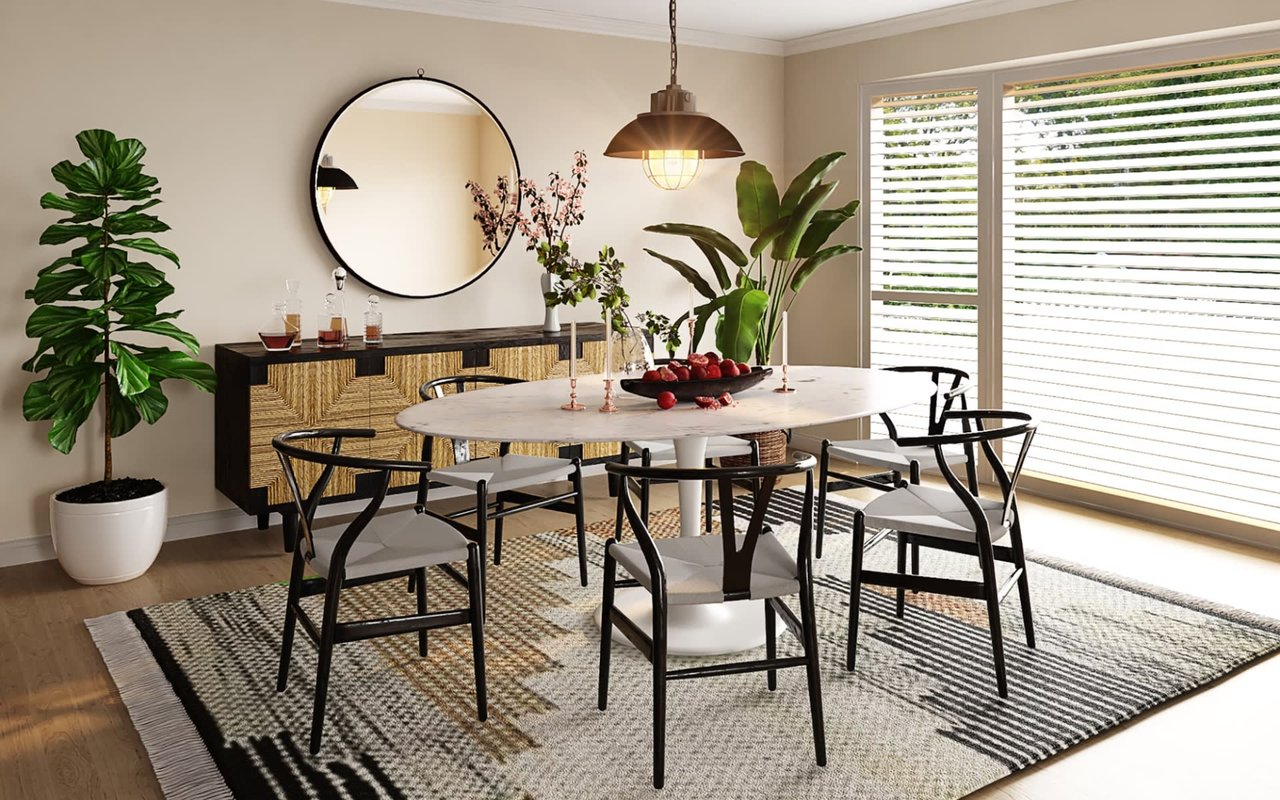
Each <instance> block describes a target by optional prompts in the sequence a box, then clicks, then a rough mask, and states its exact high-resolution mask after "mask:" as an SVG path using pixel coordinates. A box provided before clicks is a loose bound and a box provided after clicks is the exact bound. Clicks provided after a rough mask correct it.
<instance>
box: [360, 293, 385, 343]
mask: <svg viewBox="0 0 1280 800" xmlns="http://www.w3.org/2000/svg"><path fill="white" fill-rule="evenodd" d="M364 343H365V344H382V311H380V310H379V308H378V296H377V295H376V294H371V295H369V307H368V308H367V309H366V310H365V312H364Z"/></svg>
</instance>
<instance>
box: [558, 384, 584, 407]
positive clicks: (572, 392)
mask: <svg viewBox="0 0 1280 800" xmlns="http://www.w3.org/2000/svg"><path fill="white" fill-rule="evenodd" d="M560 407H561V408H563V409H564V410H565V411H586V410H587V407H586V406H584V405H583V404H582V403H579V402H578V379H577V378H570V379H569V402H567V403H565V404H564V405H562V406H560Z"/></svg>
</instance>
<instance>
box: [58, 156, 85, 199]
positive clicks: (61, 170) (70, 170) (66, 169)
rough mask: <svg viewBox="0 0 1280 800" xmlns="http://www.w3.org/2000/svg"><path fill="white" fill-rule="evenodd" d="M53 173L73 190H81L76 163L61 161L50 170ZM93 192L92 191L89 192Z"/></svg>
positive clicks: (61, 182) (59, 181)
mask: <svg viewBox="0 0 1280 800" xmlns="http://www.w3.org/2000/svg"><path fill="white" fill-rule="evenodd" d="M49 172H50V173H52V175H53V179H54V180H55V181H57V182H58V183H60V184H62V185H63V186H65V187H67V188H68V189H70V190H71V191H73V192H78V191H80V189H79V188H77V187H78V186H79V179H78V178H77V177H76V165H75V164H72V163H71V162H70V161H59V162H58V163H57V164H54V165H53V169H51V170H49ZM87 194H91V192H89V193H87Z"/></svg>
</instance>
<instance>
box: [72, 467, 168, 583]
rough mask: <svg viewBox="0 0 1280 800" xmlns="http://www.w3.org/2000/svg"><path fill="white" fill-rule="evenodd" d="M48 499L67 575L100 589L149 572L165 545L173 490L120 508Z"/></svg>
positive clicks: (112, 504)
mask: <svg viewBox="0 0 1280 800" xmlns="http://www.w3.org/2000/svg"><path fill="white" fill-rule="evenodd" d="M57 497H58V492H54V493H53V495H52V496H50V498H49V521H50V525H51V527H52V528H53V549H54V551H55V552H56V553H57V554H58V561H59V562H60V563H61V564H62V568H63V569H64V570H66V572H67V574H68V575H70V576H71V577H72V578H74V579H75V580H77V581H79V582H80V583H86V584H90V585H97V584H103V583H120V582H122V581H127V580H132V579H133V578H136V577H138V576H139V575H141V574H142V573H144V572H146V571H147V570H148V569H149V568H150V567H151V564H152V562H154V561H155V560H156V556H157V555H159V554H160V545H161V544H163V543H164V532H165V528H166V526H167V525H168V519H169V490H168V489H164V490H162V491H159V492H156V493H155V494H153V495H148V496H146V497H139V498H136V499H133V500H121V501H119V502H116V503H64V502H62V501H61V500H58V499H57Z"/></svg>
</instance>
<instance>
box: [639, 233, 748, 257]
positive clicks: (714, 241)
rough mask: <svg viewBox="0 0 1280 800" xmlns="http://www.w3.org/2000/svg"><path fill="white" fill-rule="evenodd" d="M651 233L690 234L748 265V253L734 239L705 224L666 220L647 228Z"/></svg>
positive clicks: (695, 238)
mask: <svg viewBox="0 0 1280 800" xmlns="http://www.w3.org/2000/svg"><path fill="white" fill-rule="evenodd" d="M645 230H646V231H649V232H650V233H666V234H671V235H673V236H688V237H689V238H690V239H694V240H697V241H704V242H706V243H707V244H709V245H711V246H712V247H714V248H715V249H717V250H719V251H720V252H721V253H724V254H725V256H726V257H728V259H729V260H730V261H732V262H733V263H734V264H736V265H738V266H739V267H745V266H746V265H747V255H746V253H743V252H742V248H740V247H738V246H737V245H736V244H734V243H733V240H732V239H730V238H729V237H728V236H725V235H724V234H723V233H720V232H719V231H716V230H713V229H711V228H708V227H706V226H703V225H685V224H684V223H680V222H664V223H662V224H661V225H650V226H648V227H646V228H645Z"/></svg>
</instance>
